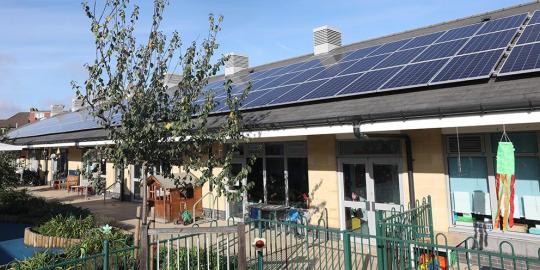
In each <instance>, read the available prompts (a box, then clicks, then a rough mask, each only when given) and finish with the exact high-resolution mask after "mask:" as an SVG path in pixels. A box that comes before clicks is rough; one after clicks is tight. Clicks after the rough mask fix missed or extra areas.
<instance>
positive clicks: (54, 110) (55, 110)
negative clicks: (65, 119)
mask: <svg viewBox="0 0 540 270" xmlns="http://www.w3.org/2000/svg"><path fill="white" fill-rule="evenodd" d="M63 112H64V105H61V104H55V105H51V116H55V115H58V114H61V113H63Z"/></svg>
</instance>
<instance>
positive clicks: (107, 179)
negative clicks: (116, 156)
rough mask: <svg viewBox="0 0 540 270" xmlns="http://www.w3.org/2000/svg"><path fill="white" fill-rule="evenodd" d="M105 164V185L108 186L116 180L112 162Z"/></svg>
mask: <svg viewBox="0 0 540 270" xmlns="http://www.w3.org/2000/svg"><path fill="white" fill-rule="evenodd" d="M105 166H106V169H107V174H106V176H105V187H110V186H111V185H112V184H114V181H116V179H115V178H116V175H115V170H114V169H115V168H114V163H112V162H107V164H106V165H105Z"/></svg>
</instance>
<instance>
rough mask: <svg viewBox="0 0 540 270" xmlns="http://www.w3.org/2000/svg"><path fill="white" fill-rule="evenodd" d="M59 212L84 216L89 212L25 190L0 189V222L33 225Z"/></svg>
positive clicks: (66, 214) (65, 214)
mask: <svg viewBox="0 0 540 270" xmlns="http://www.w3.org/2000/svg"><path fill="white" fill-rule="evenodd" d="M60 214H62V215H64V216H70V215H72V216H76V217H81V218H85V217H87V216H89V215H90V214H91V213H90V211H89V210H87V209H82V208H80V207H75V206H73V205H69V204H62V203H60V202H54V201H47V200H45V199H43V198H38V197H34V196H32V195H30V194H28V192H27V191H26V190H0V222H16V223H24V224H29V225H32V226H35V225H39V224H42V223H44V222H46V221H48V220H49V219H51V218H53V217H55V216H57V215H60Z"/></svg>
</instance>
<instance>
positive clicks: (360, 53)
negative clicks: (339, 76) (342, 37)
mask: <svg viewBox="0 0 540 270" xmlns="http://www.w3.org/2000/svg"><path fill="white" fill-rule="evenodd" d="M379 47H380V46H379V45H377V46H373V47H368V48H362V49H358V50H356V51H351V52H349V53H348V54H347V56H345V58H343V61H350V60H356V59H360V58H364V57H366V56H367V55H368V54H370V53H371V52H373V51H374V50H376V49H377V48H379Z"/></svg>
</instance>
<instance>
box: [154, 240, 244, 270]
mask: <svg viewBox="0 0 540 270" xmlns="http://www.w3.org/2000/svg"><path fill="white" fill-rule="evenodd" d="M154 248H155V246H154ZM170 252H171V253H170V257H169V262H167V248H166V247H162V246H160V250H159V265H160V269H167V270H169V269H184V268H186V267H187V265H188V264H189V268H190V269H198V268H197V267H199V266H200V269H207V268H209V269H218V268H219V269H228V268H227V256H225V255H223V254H219V267H218V253H217V252H216V251H213V250H212V251H208V250H207V249H204V248H199V250H198V252H197V248H194V247H193V248H190V249H189V250H188V249H187V248H186V247H180V248H174V247H171V249H170ZM178 252H179V254H178ZM188 252H189V261H188V256H187V255H188ZM208 255H209V256H210V258H207V256H208ZM197 258H199V259H198V261H197ZM237 260H238V258H237V257H236V256H229V268H231V269H235V268H236V267H235V266H236V264H237ZM208 262H210V267H207V264H208ZM153 264H154V266H155V267H154V268H156V269H157V259H154V262H153ZM177 264H179V265H177ZM167 266H169V267H168V268H167ZM178 266H179V267H178Z"/></svg>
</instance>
